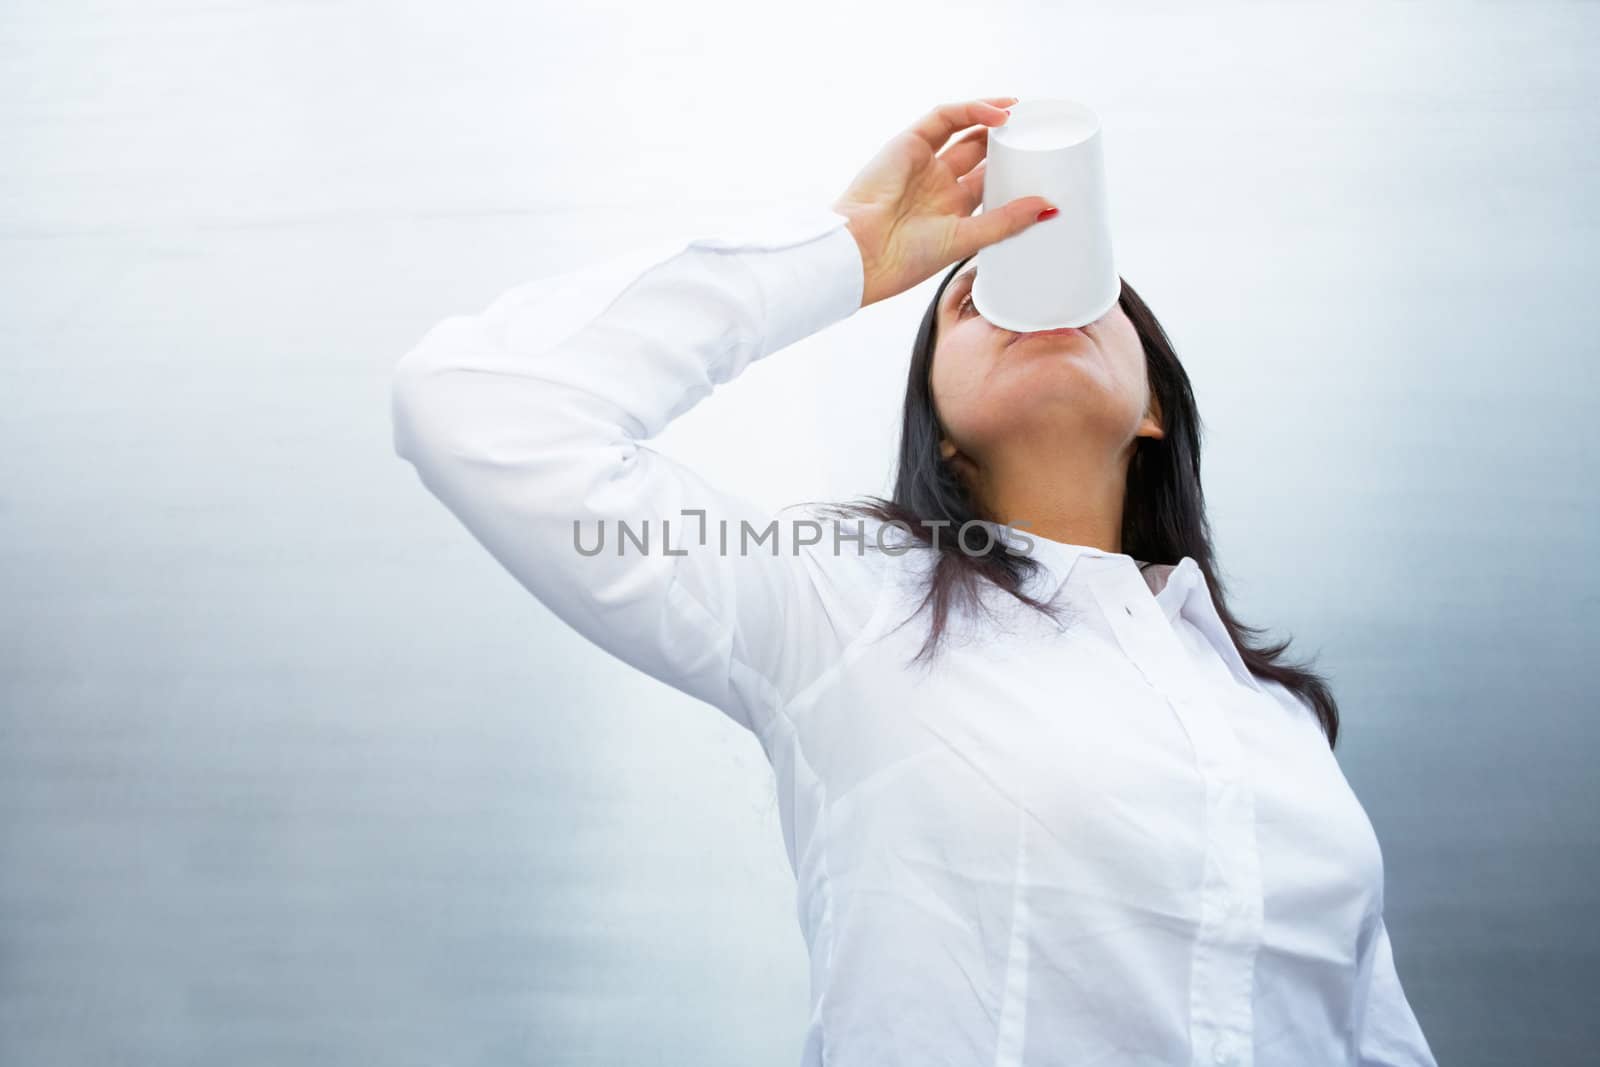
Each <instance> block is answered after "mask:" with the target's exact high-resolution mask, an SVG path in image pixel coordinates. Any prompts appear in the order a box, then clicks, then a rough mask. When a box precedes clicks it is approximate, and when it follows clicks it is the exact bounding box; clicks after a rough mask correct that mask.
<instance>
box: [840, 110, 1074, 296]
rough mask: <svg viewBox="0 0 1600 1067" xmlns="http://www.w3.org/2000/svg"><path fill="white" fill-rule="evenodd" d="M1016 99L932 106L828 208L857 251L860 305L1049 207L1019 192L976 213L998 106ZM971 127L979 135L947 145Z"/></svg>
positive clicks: (1000, 113)
mask: <svg viewBox="0 0 1600 1067" xmlns="http://www.w3.org/2000/svg"><path fill="white" fill-rule="evenodd" d="M1016 102H1017V97H1014V96H991V97H987V98H985V99H983V100H968V101H965V102H963V103H958V104H943V105H941V106H939V107H936V108H934V109H933V110H932V111H930V112H928V113H927V114H926V115H924V116H923V117H922V118H921V119H920V120H918V122H917V123H916V124H915V125H914V126H912V127H910V128H909V129H907V130H904V131H902V132H901V133H899V134H897V135H896V136H895V138H894V139H893V140H892V141H890V142H889V143H888V144H886V145H884V146H883V148H882V149H880V150H879V151H878V154H877V155H876V156H873V157H872V160H871V161H870V162H869V163H868V164H867V165H866V166H865V167H863V168H862V170H861V173H859V174H857V175H856V177H855V180H854V181H853V182H851V184H850V188H848V189H846V190H845V191H844V194H843V195H842V196H840V197H839V199H838V200H837V201H836V202H835V203H834V205H833V210H834V211H836V212H838V213H839V214H841V215H843V216H845V217H846V218H847V219H848V220H849V222H848V226H849V229H850V233H851V234H852V235H853V236H854V237H855V239H856V244H857V245H858V246H859V247H860V248H861V262H862V266H863V268H864V270H865V275H866V279H865V284H864V287H863V290H862V294H861V306H862V307H866V306H867V305H868V304H873V303H876V302H877V301H879V300H884V299H886V298H888V297H891V296H895V295H897V294H899V293H903V292H905V291H906V290H907V289H910V288H912V287H913V286H915V285H918V284H920V283H921V282H923V281H925V280H927V279H928V278H930V277H932V276H933V275H934V273H936V272H937V271H939V270H941V269H943V268H944V267H947V266H949V265H950V264H951V263H954V262H956V261H958V260H961V259H964V258H966V257H967V256H970V255H972V254H973V253H974V252H976V251H977V250H978V249H980V248H983V247H985V246H986V245H992V244H994V243H995V242H996V241H1000V240H1003V239H1005V238H1007V237H1010V236H1012V235H1013V234H1016V233H1020V232H1022V231H1023V230H1025V229H1027V228H1028V227H1029V226H1032V225H1033V224H1034V223H1035V222H1038V221H1039V213H1040V212H1041V211H1044V210H1047V209H1049V208H1051V207H1053V206H1054V205H1052V204H1051V203H1050V202H1049V201H1048V200H1046V199H1045V198H1044V197H1042V196H1024V197H1019V198H1018V199H1016V200H1013V201H1011V202H1010V203H1007V204H1003V205H1001V206H999V207H995V208H990V209H989V210H987V211H983V212H980V213H979V214H977V215H973V212H974V211H977V210H978V208H979V207H980V206H981V205H982V204H983V175H984V169H983V167H984V163H985V162H987V154H988V147H989V127H990V126H999V125H1001V124H1002V123H1004V122H1005V121H1006V119H1007V118H1009V117H1010V116H1009V115H1008V113H1007V112H1006V111H1005V110H1003V109H1004V108H1005V107H1008V106H1010V105H1011V104H1014V103H1016ZM973 125H977V126H978V129H975V130H969V131H968V132H967V133H964V134H962V135H961V136H960V137H958V138H956V139H955V140H953V141H951V140H950V138H951V136H952V135H953V134H955V133H956V132H957V131H958V130H963V129H967V127H970V126H973ZM947 141H949V144H948V145H946V143H945V142H947ZM941 149H943V150H942V151H941Z"/></svg>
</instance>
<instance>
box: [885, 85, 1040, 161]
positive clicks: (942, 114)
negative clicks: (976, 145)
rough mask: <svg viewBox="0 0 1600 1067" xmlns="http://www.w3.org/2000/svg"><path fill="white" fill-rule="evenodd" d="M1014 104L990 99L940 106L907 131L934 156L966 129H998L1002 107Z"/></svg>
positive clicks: (1003, 117)
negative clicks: (975, 127) (958, 132)
mask: <svg viewBox="0 0 1600 1067" xmlns="http://www.w3.org/2000/svg"><path fill="white" fill-rule="evenodd" d="M995 101H999V102H998V103H996V102H995ZM1016 102H1017V98H1016V97H1014V96H991V97H988V98H986V99H982V100H963V101H962V102H961V103H958V104H940V105H939V106H938V107H936V108H934V109H933V110H932V111H930V112H928V113H927V114H926V115H924V116H923V117H922V118H921V119H919V120H918V121H917V123H916V124H915V125H914V126H912V127H911V132H912V133H914V134H916V135H917V136H918V137H920V138H922V139H923V140H924V141H926V142H927V143H928V147H929V148H931V149H933V150H934V151H935V152H937V151H939V149H941V148H943V147H944V145H945V142H946V141H948V140H950V137H951V135H953V134H955V133H956V132H957V131H958V130H964V129H966V128H967V127H968V126H977V125H985V126H998V125H1000V124H1001V123H1002V122H1004V121H1005V120H1006V111H1005V108H1006V106H1007V105H1009V104H1014V103H1016Z"/></svg>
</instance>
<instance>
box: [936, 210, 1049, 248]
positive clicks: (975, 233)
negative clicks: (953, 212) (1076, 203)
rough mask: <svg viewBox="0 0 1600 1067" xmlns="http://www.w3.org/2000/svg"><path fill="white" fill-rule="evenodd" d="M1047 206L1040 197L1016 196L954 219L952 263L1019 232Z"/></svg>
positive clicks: (1037, 218) (1036, 218) (1032, 222)
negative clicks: (1006, 201)
mask: <svg viewBox="0 0 1600 1067" xmlns="http://www.w3.org/2000/svg"><path fill="white" fill-rule="evenodd" d="M1051 206H1052V205H1051V203H1050V202H1049V201H1048V200H1046V199H1045V198H1044V197H1042V196H1019V197H1018V198H1017V199H1015V200H1013V201H1011V202H1010V203H1008V204H1001V205H1000V206H999V207H996V208H990V209H989V210H987V211H981V212H979V213H978V214H976V215H970V216H968V217H967V218H964V219H958V220H957V221H956V239H955V248H954V250H953V255H952V257H951V260H952V262H953V261H954V260H958V259H965V258H966V257H967V256H970V255H972V254H973V253H975V252H977V251H978V249H980V248H987V247H989V246H990V245H992V244H994V243H995V242H996V241H1003V240H1005V239H1006V238H1007V237H1011V236H1013V235H1015V234H1019V233H1021V232H1022V231H1023V230H1026V229H1027V228H1028V227H1029V226H1032V225H1033V224H1034V223H1036V222H1038V221H1039V212H1040V211H1043V210H1044V209H1045V208H1047V207H1051Z"/></svg>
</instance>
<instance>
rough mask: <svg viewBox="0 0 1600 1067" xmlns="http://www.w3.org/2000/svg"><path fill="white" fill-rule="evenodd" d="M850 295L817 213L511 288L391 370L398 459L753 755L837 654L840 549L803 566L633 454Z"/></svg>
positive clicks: (850, 262) (846, 260) (663, 460)
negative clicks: (753, 740) (709, 712)
mask: <svg viewBox="0 0 1600 1067" xmlns="http://www.w3.org/2000/svg"><path fill="white" fill-rule="evenodd" d="M862 291H863V267H862V262H861V257H860V251H859V248H858V247H857V245H856V243H855V239H854V237H853V236H852V235H851V233H850V232H849V230H848V229H847V228H846V226H845V219H844V218H843V217H842V216H840V215H838V214H835V213H833V212H831V211H821V210H808V211H806V212H804V213H798V214H797V213H792V212H791V213H788V214H779V213H776V212H775V213H773V214H772V215H771V216H770V217H769V218H768V219H764V220H761V221H759V222H758V223H757V224H755V225H750V226H747V227H746V228H745V229H744V230H743V231H741V232H739V233H738V234H736V235H734V236H731V237H721V236H718V237H700V238H696V239H693V240H687V241H671V242H659V243H656V244H654V245H650V246H646V247H639V248H636V249H634V250H632V251H630V252H626V253H624V254H622V255H619V256H614V257H612V258H610V259H607V260H604V261H599V262H591V263H589V264H587V265H585V266H582V267H580V268H579V269H577V270H574V271H571V272H569V273H565V274H561V275H557V276H552V277H546V278H543V279H540V280H536V281H533V282H529V283H527V284H524V285H521V286H519V287H517V288H515V289H513V290H511V291H510V292H508V293H506V294H505V295H503V296H502V297H500V298H499V299H498V300H496V301H495V302H493V303H492V304H491V305H490V306H489V307H488V308H487V309H486V310H484V311H483V312H482V313H481V314H476V315H458V316H455V317H452V318H448V319H446V320H444V321H443V322H441V323H439V324H438V325H437V326H435V327H434V328H433V329H432V330H430V331H429V332H428V333H427V334H426V335H425V336H424V337H423V338H422V339H421V341H420V342H419V343H418V344H417V345H416V346H415V347H414V348H413V349H412V350H410V351H409V352H408V353H406V354H405V356H404V357H403V358H402V359H401V360H400V362H399V364H398V366H397V368H396V370H395V374H394V382H393V393H392V398H393V419H394V447H395V450H396V451H397V452H398V453H399V455H400V456H402V457H404V458H405V459H407V460H409V461H410V462H411V463H412V464H413V465H414V466H415V468H416V470H417V473H418V475H419V476H420V478H421V480H422V481H423V483H424V484H425V485H426V486H427V488H428V489H429V490H430V491H431V492H432V493H433V494H435V495H436V496H437V497H438V498H439V499H440V500H441V501H442V502H443V503H444V504H445V505H446V506H447V507H448V508H449V509H450V510H451V511H452V512H454V514H455V515H456V516H457V517H458V518H459V519H460V520H461V522H462V523H463V524H464V525H465V526H466V527H467V529H468V530H470V531H471V533H472V535H473V536H474V537H475V538H477V540H478V541H480V542H481V543H482V544H483V545H484V547H486V548H487V549H488V550H489V551H490V552H491V553H492V554H493V555H494V556H495V557H496V558H497V559H498V560H499V561H500V562H501V563H502V564H503V565H504V566H505V567H506V569H507V570H509V571H510V572H511V574H513V575H514V576H515V577H516V578H517V580H518V581H519V582H521V584H522V585H523V586H524V587H526V588H527V589H528V590H529V592H531V593H532V594H533V595H534V596H535V597H536V598H538V599H539V600H540V601H541V602H542V603H543V604H545V605H546V606H547V607H548V608H549V609H550V610H551V611H553V612H554V613H555V614H556V615H557V616H559V617H560V618H561V619H562V620H564V621H565V622H566V623H568V624H570V625H571V626H572V627H573V628H574V629H576V630H577V631H579V632H580V633H581V634H583V635H584V636H585V637H587V638H588V639H590V640H591V641H593V642H594V643H595V644H597V645H598V646H600V647H601V648H603V649H605V650H606V651H608V652H610V653H612V654H613V655H615V656H617V657H618V658H620V659H622V660H623V661H624V662H627V663H629V664H631V665H633V666H635V667H637V668H639V669H641V670H643V671H645V672H646V673H648V674H650V675H652V676H654V677H656V678H658V679H660V680H662V681H664V682H666V683H668V684H670V685H672V686H673V687H675V688H677V689H680V690H682V691H684V692H686V693H689V694H690V695H692V696H695V697H698V698H700V699H702V700H705V701H707V702H708V703H710V704H712V705H714V706H716V707H717V708H719V709H721V710H722V711H723V712H725V713H726V714H727V715H728V716H730V717H731V718H732V719H734V720H735V721H736V722H738V723H739V724H741V725H743V726H745V727H747V728H749V729H751V730H753V731H755V732H756V733H757V735H758V736H762V737H763V740H764V733H765V727H766V723H767V717H768V716H770V715H771V714H772V710H773V708H774V707H776V706H778V705H780V704H781V702H782V700H783V699H785V697H786V696H787V695H789V694H792V693H793V692H794V691H795V690H796V689H797V688H798V687H800V686H801V685H803V684H804V683H805V682H806V681H808V680H810V679H811V678H812V677H813V676H815V675H816V674H817V673H820V672H821V671H823V670H825V669H827V667H828V665H829V664H830V662H832V658H833V657H834V656H835V655H836V654H837V653H838V651H839V650H840V648H841V646H842V645H843V644H844V643H846V642H847V641H848V639H849V636H850V632H851V629H852V622H853V618H854V617H853V616H852V614H851V612H850V610H849V604H847V603H843V602H842V601H841V598H840V596H839V595H838V594H839V593H840V587H841V586H847V585H849V584H850V581H851V579H850V577H849V576H848V575H842V574H839V573H837V567H838V564H835V563H830V562H829V560H830V559H848V558H849V557H850V555H851V554H852V551H853V549H852V547H850V546H849V544H848V542H847V543H846V544H847V547H846V548H845V550H844V553H842V554H839V555H835V554H833V553H832V552H831V551H817V552H801V551H800V548H801V547H802V545H803V544H804V542H806V541H807V540H809V539H810V538H811V537H813V536H814V534H813V533H812V532H810V531H807V530H804V529H803V528H801V527H799V524H797V523H792V522H789V523H786V522H776V523H775V518H776V517H775V516H774V515H773V514H770V513H768V512H766V511H765V510H763V509H761V508H759V507H757V506H756V505H755V504H753V503H752V502H751V501H749V500H747V499H745V498H743V497H741V496H739V495H737V494H735V493H732V492H729V491H726V490H724V489H722V488H720V487H718V486H716V485H713V484H711V483H710V482H708V481H707V480H706V479H704V478H703V477H701V476H700V475H699V474H698V473H697V472H695V471H693V470H690V469H688V468H687V467H685V466H684V465H683V464H681V463H679V462H677V461H675V460H673V459H671V458H669V457H668V456H666V455H664V454H662V453H660V452H659V451H656V450H654V449H652V448H650V447H649V446H648V445H646V444H645V443H644V442H645V441H646V440H647V439H649V438H651V437H653V436H655V435H656V434H657V433H659V432H660V431H661V430H662V429H663V428H664V427H665V426H666V425H667V424H668V422H670V421H671V420H672V419H674V418H677V417H678V416H680V415H682V414H683V413H684V412H686V411H688V410H689V409H690V408H692V407H693V406H694V405H695V404H697V403H698V402H699V401H700V400H702V399H703V398H704V397H706V396H707V395H709V394H710V393H711V391H712V390H713V389H714V388H715V387H717V386H719V385H721V384H723V383H726V382H728V381H730V380H732V379H733V378H735V377H736V376H737V375H739V374H740V373H741V372H742V371H743V370H744V369H745V368H746V367H748V366H749V365H750V364H751V363H753V362H754V361H756V360H758V359H762V358H764V357H766V356H768V355H770V354H772V353H773V352H776V351H778V350H780V349H782V348H784V347H786V346H788V345H790V344H792V343H794V342H796V341H798V340H800V339H801V338H804V337H806V336H808V335H810V334H812V333H815V332H816V331H818V330H821V329H822V328H824V327H826V326H828V325H830V324H832V323H835V322H838V321H839V320H842V319H844V318H847V317H848V316H850V315H851V314H852V313H853V312H854V311H856V310H857V309H858V308H859V307H860V302H861V295H862ZM729 445H730V447H743V448H750V447H755V445H756V443H755V442H743V443H741V442H729ZM785 510H787V509H785ZM623 525H626V527H627V528H628V534H627V536H626V537H624V536H623V529H622V526H623ZM774 525H776V534H775V536H768V537H766V538H765V539H763V538H762V535H763V534H771V533H772V527H773V526H774ZM747 530H748V532H747ZM641 531H642V533H643V536H642V537H641V536H640V535H641ZM602 536H603V538H604V540H603V542H599V539H600V538H601V537H602ZM830 541H831V536H830V538H829V540H828V541H824V543H823V544H822V545H821V546H820V547H821V548H822V549H828V550H831V547H832V545H831V543H829V542H830ZM597 542H599V543H601V544H602V548H601V550H600V551H599V552H598V553H596V554H588V553H590V552H592V550H593V548H594V546H595V544H596V543H597ZM580 546H581V547H582V549H583V550H584V551H580Z"/></svg>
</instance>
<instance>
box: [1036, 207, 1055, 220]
mask: <svg viewBox="0 0 1600 1067" xmlns="http://www.w3.org/2000/svg"><path fill="white" fill-rule="evenodd" d="M1059 214H1061V209H1060V208H1058V207H1047V208H1045V209H1044V210H1043V211H1041V212H1039V217H1038V218H1036V219H1035V220H1034V221H1035V222H1043V221H1044V220H1045V219H1048V218H1054V217H1055V216H1057V215H1059Z"/></svg>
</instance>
